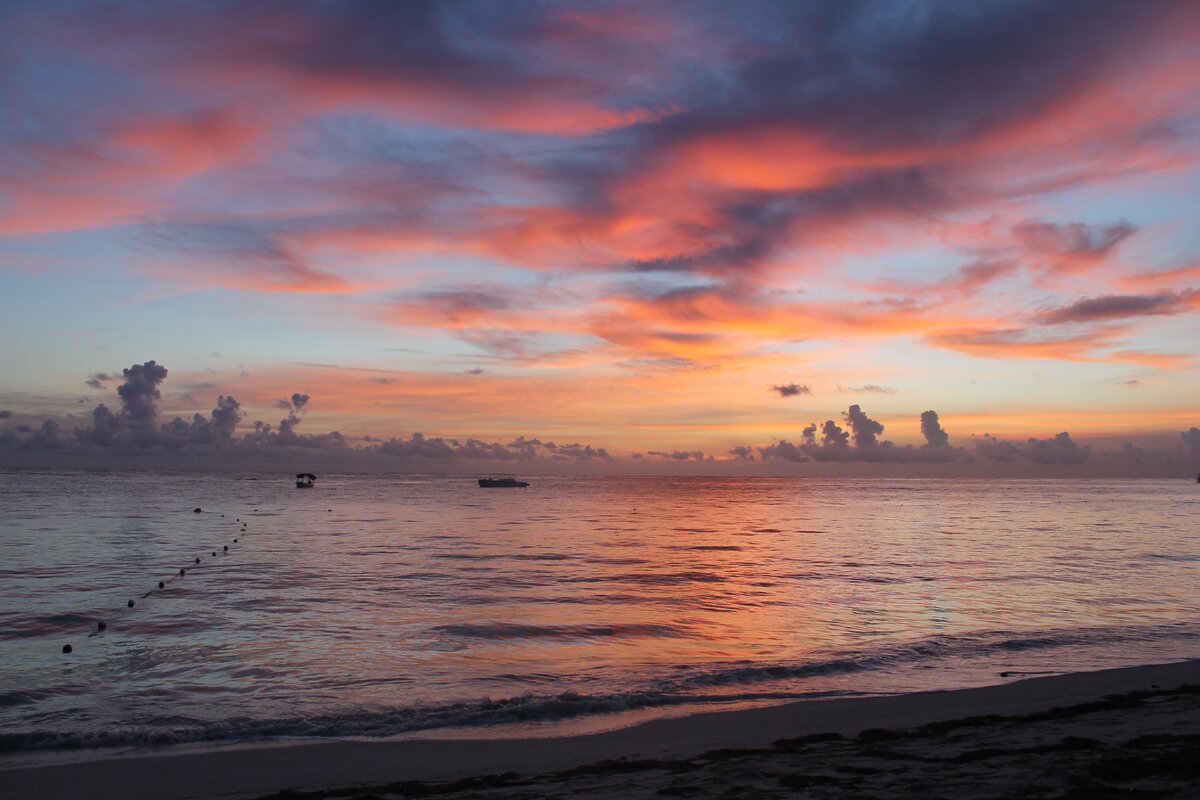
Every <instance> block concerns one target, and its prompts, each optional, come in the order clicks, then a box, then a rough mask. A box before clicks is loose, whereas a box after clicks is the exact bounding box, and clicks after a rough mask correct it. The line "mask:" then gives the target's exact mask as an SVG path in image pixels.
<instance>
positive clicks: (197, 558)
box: [196, 556, 200, 564]
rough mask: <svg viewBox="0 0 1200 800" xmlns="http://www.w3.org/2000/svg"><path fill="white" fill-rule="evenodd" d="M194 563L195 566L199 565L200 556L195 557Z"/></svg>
mask: <svg viewBox="0 0 1200 800" xmlns="http://www.w3.org/2000/svg"><path fill="white" fill-rule="evenodd" d="M196 563H197V564H199V563H200V556H196Z"/></svg>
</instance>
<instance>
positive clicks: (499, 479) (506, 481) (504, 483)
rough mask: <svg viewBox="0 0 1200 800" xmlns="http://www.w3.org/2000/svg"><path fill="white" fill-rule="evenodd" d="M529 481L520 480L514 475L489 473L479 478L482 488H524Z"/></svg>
mask: <svg viewBox="0 0 1200 800" xmlns="http://www.w3.org/2000/svg"><path fill="white" fill-rule="evenodd" d="M528 485H529V482H528V481H519V480H517V478H516V476H514V475H489V476H488V477H486V478H480V479H479V487H480V488H481V489H524V488H525V487H526V486H528Z"/></svg>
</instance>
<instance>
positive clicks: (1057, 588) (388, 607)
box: [0, 472, 1200, 755]
mask: <svg viewBox="0 0 1200 800" xmlns="http://www.w3.org/2000/svg"><path fill="white" fill-rule="evenodd" d="M194 507H200V508H202V509H203V513H199V514H196V513H193V511H192V509H193V508H194ZM0 509H2V513H0V750H3V751H6V752H8V753H9V754H10V755H12V754H14V753H20V752H29V751H31V750H39V751H44V750H46V749H56V748H64V747H79V746H83V747H85V748H87V747H93V746H127V747H128V746H143V745H149V744H160V743H173V742H196V741H242V740H253V739H260V738H262V737H275V736H320V737H358V736H367V737H383V736H396V735H401V734H411V733H413V732H418V731H421V732H426V733H429V732H432V733H434V734H438V735H447V734H452V733H455V732H458V733H461V731H462V729H464V728H465V729H467V730H468V731H471V732H472V733H474V734H479V733H495V732H496V731H498V730H511V726H512V725H513V724H518V725H522V726H524V729H525V730H527V729H528V727H529V726H531V725H532V726H534V727H541V728H549V729H550V731H551V732H555V731H563V730H568V729H569V730H578V729H579V728H580V726H583V727H585V728H586V727H587V726H588V725H593V726H595V725H602V726H607V725H614V724H621V723H622V722H627V721H629V720H631V719H634V718H641V717H644V716H647V715H650V716H653V715H658V714H668V713H681V712H683V711H691V710H695V709H697V708H700V709H703V708H724V707H729V706H730V705H746V704H753V703H759V702H771V701H778V700H786V699H791V698H807V697H818V696H827V695H830V694H868V693H887V692H899V691H910V690H916V689H928V688H952V687H961V686H969V685H978V684H983V683H995V682H1001V681H1002V680H1004V679H1003V678H1001V677H1000V676H999V673H1000V672H1039V671H1072V670H1080V669H1096V668H1102V667H1109V666H1120V665H1132V664H1141V663H1153V662H1163V661H1170V660H1176V659H1183V658H1195V657H1200V525H1197V519H1198V518H1200V487H1198V486H1196V485H1195V484H1194V483H1189V482H1186V481H1182V480H1181V481H1077V480H1069V481H970V480H925V479H922V480H809V479H761V478H751V479H723V478H712V479H701V478H549V477H547V478H535V479H533V486H532V487H530V488H528V489H524V490H516V489H510V490H483V489H478V488H476V487H475V485H474V481H473V480H471V479H466V478H446V477H419V476H418V477H414V476H393V477H356V476H328V475H325V476H322V477H321V479H320V480H319V482H318V488H317V489H314V490H311V491H298V490H296V489H295V488H293V486H292V484H291V481H290V476H267V475H257V476H255V475H240V476H239V475H233V476H230V475H203V474H137V473H133V474H130V473H125V474H92V473H67V472H5V473H0ZM243 524H244V527H243ZM235 539H236V541H235ZM225 547H228V548H229V549H228V552H226V551H225V550H224V548H225ZM213 553H216V555H215V556H214V555H213ZM197 558H198V559H199V563H198V564H197V563H196V561H195V560H196V559H197ZM181 568H184V569H186V570H187V573H186V575H185V576H183V577H180V576H179V570H180V569H181ZM159 581H163V582H164V584H165V588H163V589H157V588H156V587H157V585H158V582H159ZM151 591H152V593H151V594H149V596H143V595H145V594H146V593H147V592H151ZM131 599H132V600H135V601H136V604H135V605H134V606H133V607H132V608H130V607H129V606H128V601H129V600H131ZM101 620H103V621H104V622H106V623H107V629H106V630H105V631H104V632H102V633H96V624H97V622H98V621H101ZM64 644H70V645H72V647H73V650H74V652H72V653H71V654H69V655H64V654H63V653H62V647H63V645H64ZM1010 677H1015V676H1010ZM505 726H508V727H507V728H506V727H505Z"/></svg>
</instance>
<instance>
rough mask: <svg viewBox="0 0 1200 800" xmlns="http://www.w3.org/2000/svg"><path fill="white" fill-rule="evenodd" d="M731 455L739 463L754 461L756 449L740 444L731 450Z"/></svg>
mask: <svg viewBox="0 0 1200 800" xmlns="http://www.w3.org/2000/svg"><path fill="white" fill-rule="evenodd" d="M729 455H731V456H733V457H734V458H735V459H736V460H738V461H753V460H754V448H753V447H748V446H747V445H744V444H739V445H737V446H736V447H731V448H729Z"/></svg>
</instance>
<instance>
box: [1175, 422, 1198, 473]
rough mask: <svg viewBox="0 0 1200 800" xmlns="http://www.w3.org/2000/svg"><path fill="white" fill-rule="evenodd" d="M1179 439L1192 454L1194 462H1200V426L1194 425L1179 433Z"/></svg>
mask: <svg viewBox="0 0 1200 800" xmlns="http://www.w3.org/2000/svg"><path fill="white" fill-rule="evenodd" d="M1179 439H1180V440H1181V441H1182V442H1183V444H1184V447H1186V448H1187V449H1188V451H1189V452H1190V454H1191V457H1192V462H1193V463H1196V464H1200V428H1197V427H1195V426H1192V427H1191V428H1188V429H1187V430H1186V431H1182V432H1181V433H1180V434H1179Z"/></svg>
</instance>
